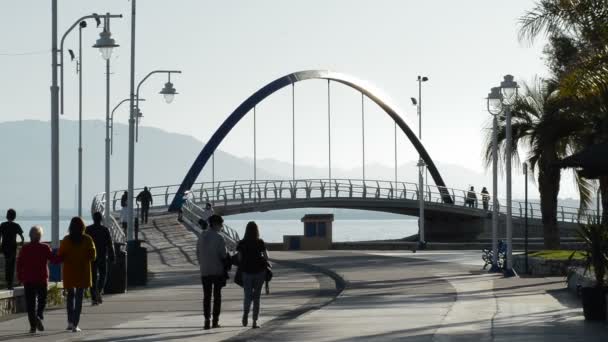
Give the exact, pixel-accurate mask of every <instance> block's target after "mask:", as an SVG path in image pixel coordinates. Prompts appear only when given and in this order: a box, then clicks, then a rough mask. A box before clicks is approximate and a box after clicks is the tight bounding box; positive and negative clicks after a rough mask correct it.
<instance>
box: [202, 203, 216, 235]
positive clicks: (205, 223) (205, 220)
mask: <svg viewBox="0 0 608 342" xmlns="http://www.w3.org/2000/svg"><path fill="white" fill-rule="evenodd" d="M213 214H214V212H213V206H212V205H211V203H209V202H207V204H205V209H204V210H203V213H202V214H201V218H200V220H199V223H200V224H201V229H203V230H205V229H207V227H209V218H210V217H211V216H212V215H213Z"/></svg>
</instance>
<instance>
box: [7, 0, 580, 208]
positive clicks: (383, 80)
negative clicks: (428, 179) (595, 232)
mask: <svg viewBox="0 0 608 342" xmlns="http://www.w3.org/2000/svg"><path fill="white" fill-rule="evenodd" d="M50 4H51V2H50V1H43V0H19V1H8V0H0V6H1V8H2V10H1V11H0V28H1V29H2V32H5V34H4V36H3V43H4V44H3V45H2V47H0V65H1V66H0V68H2V75H3V80H4V82H2V83H0V94H2V95H1V99H2V101H0V111H1V113H2V115H1V116H0V121H13V120H22V119H39V120H48V119H49V118H50V109H49V104H50V100H49V93H50V92H49V86H50V77H51V70H50V68H49V66H50V62H51V60H50V52H49V51H50V42H51V41H50V38H51V35H50V28H51V12H50ZM533 5H534V1H533V0H513V1H508V2H506V1H488V0H467V1H449V0H426V1H409V0H394V1H391V0H375V1H359V0H332V1H328V0H306V1H285V0H259V1H246V0H238V1H237V0H234V1H206V0H205V1H204V0H175V1H160V0H145V1H139V2H138V8H137V20H136V23H137V33H136V79H137V80H140V79H142V78H143V77H144V76H145V75H146V74H147V73H148V72H149V71H152V70H155V69H179V70H182V71H183V73H182V74H181V75H175V76H174V77H173V79H172V81H173V83H174V85H175V87H176V89H177V91H178V92H179V95H177V96H176V98H175V101H174V102H173V103H172V104H170V105H168V104H165V103H164V101H163V99H162V96H161V95H159V94H158V92H159V91H160V90H161V88H162V87H163V85H164V82H166V77H165V76H162V75H156V76H153V77H152V78H150V79H149V80H148V81H147V82H146V83H145V84H144V85H143V86H142V91H141V93H142V95H141V96H142V97H143V98H145V99H146V100H147V101H146V102H145V103H144V104H143V105H142V106H141V107H142V108H141V109H142V112H143V114H144V119H143V121H142V125H145V126H153V127H158V128H162V129H164V130H167V131H171V132H177V133H183V134H188V135H192V136H193V137H195V138H197V139H199V140H201V141H203V142H206V141H207V139H208V138H209V137H210V136H211V135H212V134H213V132H214V131H215V129H216V128H217V127H218V126H219V125H220V124H221V123H222V121H223V120H224V119H225V118H226V117H227V116H228V115H229V114H230V113H231V112H232V111H233V110H234V109H235V108H236V107H237V106H238V105H239V104H240V103H241V102H242V101H244V100H245V99H246V98H247V97H248V96H250V95H251V94H253V93H254V92H255V91H256V90H258V89H259V88H261V87H263V86H264V85H265V84H267V83H269V82H271V81H273V80H275V79H276V78H279V77H281V76H283V75H286V74H289V73H292V72H295V71H300V70H308V69H330V70H332V71H337V72H341V73H345V74H348V75H352V76H354V77H356V78H359V79H361V80H365V81H366V82H369V83H371V84H373V85H374V86H375V87H377V88H379V89H381V90H382V91H383V93H385V94H387V95H388V96H389V97H390V98H391V100H392V102H393V103H395V104H396V105H397V107H398V108H399V109H400V113H401V114H402V116H403V117H404V118H405V119H406V121H407V122H408V123H409V124H410V125H411V127H412V129H414V130H417V116H416V109H415V107H413V106H412V104H411V102H410V97H416V96H417V95H418V83H417V82H416V77H417V76H418V75H423V76H427V77H428V78H429V81H428V82H426V83H424V84H423V90H422V94H423V95H422V100H423V101H422V102H423V107H422V112H423V115H422V130H423V139H422V140H423V144H424V145H425V147H426V149H427V150H428V152H429V153H430V155H431V157H432V158H433V159H434V160H435V162H436V163H437V164H438V167H439V169H440V170H441V165H442V164H444V165H445V164H456V165H461V166H464V167H467V168H469V169H472V170H480V169H482V168H483V163H482V159H481V155H482V145H483V143H484V136H485V133H486V131H485V130H484V127H486V125H487V124H488V122H489V119H490V115H489V114H488V113H487V111H486V109H485V104H486V102H485V100H484V98H485V97H486V96H487V93H488V92H489V89H490V87H492V86H496V85H498V83H499V82H500V81H501V79H502V76H503V75H505V74H513V75H514V76H515V77H516V80H517V81H520V82H521V81H526V80H532V79H533V78H534V76H536V75H539V76H543V75H545V74H546V72H547V71H546V67H545V65H544V61H543V58H542V57H543V55H542V49H543V45H544V41H543V40H542V39H541V40H539V41H537V42H536V43H535V44H529V43H522V42H520V41H518V38H517V32H518V24H517V20H518V18H519V17H520V16H521V15H522V14H524V13H525V11H526V10H529V9H531V8H532V7H533ZM130 6H131V3H130V2H129V1H127V0H104V1H93V0H62V1H59V32H60V34H61V33H63V32H64V31H65V30H66V29H67V27H68V26H69V25H71V24H72V23H73V22H74V21H75V20H76V19H77V18H79V17H80V16H82V15H85V14H90V13H92V12H96V13H104V12H111V13H122V14H123V15H125V17H124V18H122V19H113V20H112V25H111V31H112V35H113V38H115V39H116V42H117V43H118V44H120V47H119V48H117V49H115V51H114V54H113V55H112V59H111V65H112V75H111V80H112V92H111V103H112V107H113V106H114V104H116V103H118V102H119V101H120V100H122V99H124V98H126V97H128V94H129V58H130V54H129V51H130V49H129V46H130V22H131V19H130ZM99 31H100V30H99V29H97V28H95V25H94V23H93V22H89V27H87V28H86V29H84V31H83V47H84V48H83V50H84V51H83V58H82V59H83V79H84V84H83V89H84V90H83V98H84V100H83V108H84V109H83V110H84V118H85V119H100V120H102V119H104V118H105V79H104V78H105V76H104V72H105V63H104V61H103V60H102V59H101V57H100V54H99V52H98V51H96V50H95V49H93V48H91V46H92V45H93V44H94V43H95V40H96V39H97V37H98V33H99ZM77 38H78V31H77V30H75V31H73V32H72V33H71V34H70V35H69V36H68V37H67V38H66V43H65V45H66V46H65V50H66V51H67V49H69V48H71V49H74V50H77V49H76V48H77ZM20 53H26V54H25V55H17V56H16V55H14V54H20ZM65 61H66V62H65V89H64V90H65V115H64V116H63V118H65V119H71V120H73V119H76V118H77V109H78V107H77V95H78V94H77V89H78V88H77V84H78V83H77V75H76V73H75V63H74V62H70V60H69V57H68V55H67V54H66V57H65ZM295 103H296V114H295V115H296V133H295V137H296V138H295V139H296V164H301V165H316V166H322V165H327V164H328V152H327V142H328V141H327V140H328V134H327V130H328V128H327V127H328V125H327V82H326V81H319V80H310V81H305V82H301V83H298V84H296V86H295ZM116 115H117V119H116V120H117V121H118V122H124V123H126V121H127V107H126V106H124V107H123V108H122V110H118V111H117V114H116ZM393 127H394V126H393V122H392V121H391V120H390V119H389V118H388V116H387V115H385V114H384V113H383V112H382V111H381V110H380V109H379V108H378V107H377V106H375V105H374V104H372V103H371V102H369V101H367V102H366V103H365V141H366V147H365V152H366V162H367V163H379V164H384V165H392V163H394V153H395V152H394V148H393V142H394V130H393ZM331 130H332V131H331V133H332V138H331V140H332V150H331V153H332V165H333V166H336V167H340V168H354V167H359V166H360V165H361V160H362V148H361V140H362V138H361V130H362V128H361V95H360V94H359V93H357V92H356V91H354V90H352V89H350V88H347V87H345V86H343V85H340V84H332V85H331ZM252 132H253V121H252V115H249V116H247V117H246V118H245V119H243V120H242V121H241V122H240V123H239V124H238V125H237V127H236V128H235V129H234V130H233V131H232V132H231V133H230V135H228V137H227V138H226V139H225V140H224V142H223V143H222V145H221V146H220V148H221V149H222V150H224V151H226V152H229V153H232V154H235V155H237V156H240V157H251V156H252V155H253V138H252V136H253V134H252ZM85 134H86V132H85ZM62 139H63V140H62V143H70V139H72V140H73V143H74V144H76V137H62ZM291 139H292V131H291V89H290V88H286V89H283V90H281V91H279V92H277V93H275V94H273V95H271V96H270V97H269V98H268V99H266V100H265V101H264V102H262V103H261V104H260V105H259V106H258V108H257V156H258V158H273V159H278V160H283V161H291V159H292V153H291ZM397 140H398V147H397V150H398V159H399V163H400V164H401V163H405V162H407V161H411V160H415V159H417V153H416V152H415V150H414V149H413V148H412V147H411V145H410V144H409V142H408V141H407V139H406V138H405V136H404V135H403V134H399V135H398V138H397ZM194 158H195V156H193V159H194ZM185 171H186V170H184V172H185ZM412 172H415V170H412ZM520 173H521V172H516V173H515V174H516V175H515V177H520V175H519V174H520ZM176 181H178V180H176ZM572 194H573V190H569V188H568V187H567V186H566V188H564V190H563V192H562V195H564V196H568V195H572Z"/></svg>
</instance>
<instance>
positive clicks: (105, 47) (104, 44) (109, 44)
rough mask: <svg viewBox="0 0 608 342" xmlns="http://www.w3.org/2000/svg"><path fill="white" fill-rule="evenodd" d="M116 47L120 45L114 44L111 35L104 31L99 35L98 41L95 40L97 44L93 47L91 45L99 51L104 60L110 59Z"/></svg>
mask: <svg viewBox="0 0 608 342" xmlns="http://www.w3.org/2000/svg"><path fill="white" fill-rule="evenodd" d="M118 46H120V45H118V44H116V42H115V41H114V39H113V38H112V33H110V32H108V31H106V30H105V29H104V30H103V31H101V33H99V39H97V42H96V43H95V45H93V47H94V48H97V49H99V52H101V56H102V57H103V59H105V60H108V59H110V57H111V56H112V49H113V48H115V47H118Z"/></svg>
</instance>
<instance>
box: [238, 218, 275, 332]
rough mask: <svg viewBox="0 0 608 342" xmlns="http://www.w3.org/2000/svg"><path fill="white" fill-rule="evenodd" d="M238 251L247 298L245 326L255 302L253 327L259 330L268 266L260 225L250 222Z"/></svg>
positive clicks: (244, 305) (244, 302)
mask: <svg viewBox="0 0 608 342" xmlns="http://www.w3.org/2000/svg"><path fill="white" fill-rule="evenodd" d="M237 251H238V252H239V259H240V260H239V270H240V271H241V272H242V274H243V289H244V291H245V298H244V301H243V326H244V327H246V326H247V323H248V322H247V321H248V319H249V309H250V307H251V302H253V315H252V319H253V325H252V328H254V329H255V328H259V326H258V324H257V321H258V316H259V314H260V294H261V292H262V286H263V285H264V281H265V280H266V270H267V266H268V252H267V251H266V245H265V244H264V240H262V239H260V232H259V230H258V225H257V224H256V223H255V222H253V221H250V222H249V223H247V227H246V228H245V237H244V238H243V240H241V241H239V244H238V247H237Z"/></svg>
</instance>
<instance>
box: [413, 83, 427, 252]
mask: <svg viewBox="0 0 608 342" xmlns="http://www.w3.org/2000/svg"><path fill="white" fill-rule="evenodd" d="M428 80H429V78H428V77H426V76H418V139H419V140H420V141H421V142H422V82H426V81H428ZM412 100H413V101H412V103H414V104H416V103H415V102H416V101H415V99H414V98H412ZM417 166H418V203H419V213H418V217H419V219H418V225H419V228H418V229H419V230H418V248H420V249H424V248H425V247H426V241H425V238H424V169H425V167H426V165H425V164H424V160H422V156H419V158H418V164H417Z"/></svg>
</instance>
